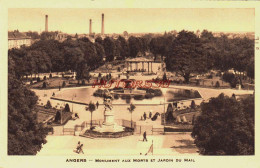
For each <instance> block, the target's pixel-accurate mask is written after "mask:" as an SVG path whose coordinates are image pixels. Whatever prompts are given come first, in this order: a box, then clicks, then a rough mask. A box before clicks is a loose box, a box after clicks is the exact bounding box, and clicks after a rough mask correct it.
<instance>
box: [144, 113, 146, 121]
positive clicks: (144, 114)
mask: <svg viewBox="0 0 260 168" xmlns="http://www.w3.org/2000/svg"><path fill="white" fill-rule="evenodd" d="M143 116H144V121H145V120H146V113H145V112H144V115H143Z"/></svg>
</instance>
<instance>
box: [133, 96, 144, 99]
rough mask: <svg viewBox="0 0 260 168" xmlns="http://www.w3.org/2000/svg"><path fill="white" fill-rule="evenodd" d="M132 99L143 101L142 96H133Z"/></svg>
mask: <svg viewBox="0 0 260 168" xmlns="http://www.w3.org/2000/svg"><path fill="white" fill-rule="evenodd" d="M134 99H135V100H143V99H144V96H143V95H135V96H134Z"/></svg>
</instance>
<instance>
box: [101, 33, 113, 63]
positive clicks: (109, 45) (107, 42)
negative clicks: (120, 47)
mask: <svg viewBox="0 0 260 168" xmlns="http://www.w3.org/2000/svg"><path fill="white" fill-rule="evenodd" d="M103 44H104V50H105V54H106V61H113V60H114V59H115V54H116V53H115V51H116V45H115V42H114V40H113V39H112V38H110V37H106V38H105V39H104V42H103Z"/></svg>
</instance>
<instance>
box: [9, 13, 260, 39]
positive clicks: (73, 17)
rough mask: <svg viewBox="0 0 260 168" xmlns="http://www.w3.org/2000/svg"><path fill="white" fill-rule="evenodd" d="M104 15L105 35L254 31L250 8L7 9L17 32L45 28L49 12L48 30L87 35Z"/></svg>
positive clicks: (10, 27) (99, 26)
mask: <svg viewBox="0 0 260 168" xmlns="http://www.w3.org/2000/svg"><path fill="white" fill-rule="evenodd" d="M102 13H104V15H105V34H108V33H109V34H110V33H123V32H124V31H127V32H128V33H156V32H165V31H171V30H177V31H180V30H183V29H185V30H189V31H196V30H200V31H202V30H204V29H207V30H209V31H224V32H238V31H240V32H254V31H255V11H254V9H253V8H210V9H209V8H169V9H167V8H158V9H152V8H119V9H118V8H117V9H113V8H112V9H109V8H103V9H93V8H92V9H78V8H74V9H69V8H56V9H55V8H48V9H43V8H9V10H8V30H9V31H12V30H16V29H18V30H19V31H20V32H25V31H37V32H41V31H44V29H45V15H48V20H49V22H48V25H49V26H48V29H49V31H56V30H57V31H62V32H65V33H69V34H75V33H78V34H83V33H85V34H88V32H89V19H92V32H95V33H100V32H101V14H102Z"/></svg>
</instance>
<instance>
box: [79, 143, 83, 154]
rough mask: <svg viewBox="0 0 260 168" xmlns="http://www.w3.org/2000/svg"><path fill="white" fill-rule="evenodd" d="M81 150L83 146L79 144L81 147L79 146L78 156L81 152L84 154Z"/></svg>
mask: <svg viewBox="0 0 260 168" xmlns="http://www.w3.org/2000/svg"><path fill="white" fill-rule="evenodd" d="M82 148H83V144H81V145H80V147H79V152H78V154H80V153H81V152H82V153H83V154H84V152H83V149H82Z"/></svg>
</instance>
